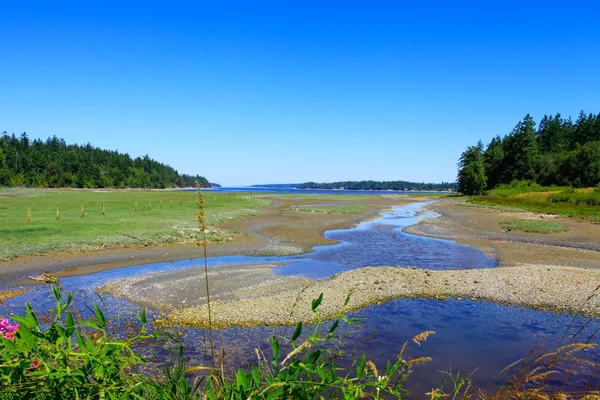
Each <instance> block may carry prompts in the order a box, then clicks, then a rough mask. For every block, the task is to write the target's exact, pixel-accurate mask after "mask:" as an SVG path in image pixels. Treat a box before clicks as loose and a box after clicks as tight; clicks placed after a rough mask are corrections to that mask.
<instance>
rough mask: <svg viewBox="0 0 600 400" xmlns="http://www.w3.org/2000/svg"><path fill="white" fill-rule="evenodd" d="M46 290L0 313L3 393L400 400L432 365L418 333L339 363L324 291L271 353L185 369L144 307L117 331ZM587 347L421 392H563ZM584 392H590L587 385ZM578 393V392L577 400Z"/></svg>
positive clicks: (336, 324) (338, 321)
mask: <svg viewBox="0 0 600 400" xmlns="http://www.w3.org/2000/svg"><path fill="white" fill-rule="evenodd" d="M52 292H53V294H54V297H55V299H56V305H55V307H54V309H53V310H51V311H50V312H49V314H48V315H37V314H36V313H35V312H34V311H33V309H32V308H31V306H30V305H29V304H27V306H26V315H24V316H17V315H11V319H12V321H11V320H8V319H4V318H2V319H0V357H1V360H2V362H1V364H0V384H1V385H2V392H1V393H0V399H14V400H16V399H178V400H180V399H198V400H200V399H211V400H212V399H240V400H242V399H251V398H252V399H290V398H294V399H317V398H320V399H337V398H345V399H361V398H372V399H383V398H386V399H390V398H397V399H401V398H406V397H409V396H411V393H410V392H409V391H408V390H406V389H405V385H406V383H407V381H408V380H409V379H410V377H411V373H412V372H413V370H414V368H415V367H417V366H418V365H419V364H422V363H426V362H428V361H430V359H429V358H428V357H417V358H409V357H408V356H407V355H406V350H407V347H408V346H409V345H413V346H414V345H419V346H420V345H421V344H422V343H423V342H424V341H426V339H427V337H428V336H430V335H432V334H434V333H435V332H431V331H427V332H423V333H421V334H419V335H417V336H415V337H414V338H413V339H412V341H411V343H409V342H406V343H404V345H402V346H401V347H400V348H398V349H394V350H393V351H396V352H397V355H395V356H394V357H393V358H392V359H391V360H390V361H389V362H388V363H387V364H386V365H385V366H381V365H380V366H377V365H375V364H374V363H373V362H371V361H369V359H368V357H367V355H362V356H359V357H357V358H355V359H354V361H353V362H352V363H351V365H352V367H351V368H348V367H345V368H344V367H342V363H343V360H345V359H346V358H347V357H348V356H349V355H348V354H346V352H345V351H344V350H343V349H344V346H343V343H342V342H341V336H340V335H338V331H339V330H341V328H343V326H344V325H346V324H352V323H354V322H356V321H357V319H348V318H347V317H346V316H345V315H344V310H343V308H342V310H340V312H339V313H338V314H337V315H335V316H334V317H332V318H328V319H323V318H321V317H320V315H319V311H318V309H319V306H320V304H321V302H322V300H323V295H321V296H319V297H318V298H317V299H314V300H313V301H312V304H311V309H312V311H313V314H314V319H315V321H316V323H315V324H313V325H311V326H304V325H303V324H302V322H298V323H297V324H296V327H295V329H294V331H293V333H292V335H291V337H289V338H283V337H276V336H273V337H272V338H271V350H270V351H269V352H267V353H263V352H262V351H259V350H258V349H257V350H256V355H257V360H256V361H255V362H254V363H253V364H252V365H250V366H248V367H247V368H246V369H238V370H236V371H234V372H233V373H227V372H225V370H224V369H223V367H222V361H223V360H217V358H215V357H214V352H213V358H212V365H207V366H200V365H187V364H186V360H185V357H184V348H183V345H182V343H181V342H180V341H179V340H178V339H177V336H176V335H174V334H171V333H169V332H167V331H158V330H154V329H153V327H152V324H151V323H149V321H148V320H147V316H146V312H145V311H144V310H142V311H141V312H140V313H139V315H138V316H137V319H138V321H139V323H138V325H137V330H135V329H136V328H135V326H134V327H133V329H134V331H132V330H131V329H129V330H128V331H126V332H124V331H121V332H118V331H117V332H115V331H111V330H110V329H109V327H110V326H113V325H111V323H110V321H109V319H107V317H106V316H105V315H104V312H103V311H102V309H101V307H99V306H97V305H94V306H93V308H90V309H89V310H90V313H89V316H88V317H87V318H83V317H82V316H81V315H80V313H79V312H78V309H77V307H75V304H74V299H73V297H72V296H71V295H70V294H66V295H65V293H64V292H63V291H62V290H61V288H60V286H59V284H58V283H57V282H52ZM348 300H349V299H347V300H346V304H347V303H348ZM44 320H47V322H42V321H44ZM160 338H162V339H160ZM158 339H160V342H159V341H158ZM165 340H166V341H167V342H171V343H172V344H174V345H175V347H176V348H177V349H178V352H176V353H175V354H173V355H172V359H171V363H170V364H166V365H164V366H163V367H162V370H161V371H160V372H155V373H150V374H149V373H146V374H143V373H141V372H140V367H142V366H143V365H144V364H147V360H146V359H145V358H144V357H143V356H142V355H140V353H139V352H138V351H137V350H136V349H139V348H140V347H139V346H144V347H148V346H153V345H160V344H161V343H162V344H163V345H164V344H165ZM594 347H595V345H593V344H585V343H577V342H573V343H570V344H567V345H565V346H562V347H560V348H558V349H556V350H555V351H552V352H548V353H538V352H535V351H534V352H532V353H531V354H530V355H528V356H527V357H525V358H523V359H522V360H519V362H517V363H515V364H513V365H511V366H509V369H508V370H509V371H510V372H511V374H510V376H511V377H510V379H509V380H508V381H507V382H506V384H505V385H503V386H502V387H500V388H499V389H497V390H495V391H494V392H493V393H492V394H490V395H486V394H485V393H484V392H483V391H482V390H481V389H479V388H477V387H476V386H475V385H473V383H472V382H471V381H470V380H469V379H468V377H461V375H460V374H455V375H450V374H446V375H442V376H440V382H441V384H440V387H439V388H433V389H431V391H430V392H429V393H428V394H427V396H428V398H430V399H446V398H453V399H483V398H489V399H509V398H532V399H533V398H535V399H554V398H563V397H556V394H553V393H548V394H546V393H545V385H546V382H547V380H546V379H547V377H548V376H550V375H552V376H554V375H555V374H559V373H561V371H562V369H563V368H564V366H565V365H567V364H565V363H566V362H568V365H569V366H570V369H569V371H571V370H575V369H577V368H580V367H582V366H586V367H587V368H588V369H590V368H591V369H595V368H597V367H598V365H596V364H595V363H594V362H592V361H590V360H587V359H585V358H580V357H579V356H578V354H579V353H581V352H584V353H585V351H587V350H590V349H593V348H594ZM515 366H517V368H516V370H515V368H514V367H515ZM578 371H579V372H581V369H578ZM562 374H564V371H562ZM566 375H567V376H568V375H569V372H568V371H567V373H566ZM444 377H445V378H447V380H448V382H447V383H448V384H446V385H445V384H444V381H445V379H444ZM585 391H587V392H588V393H589V394H591V393H592V389H591V388H588V389H586V390H585ZM583 395H584V393H583V392H579V393H578V398H581V397H583ZM564 398H567V397H564ZM590 398H592V397H590Z"/></svg>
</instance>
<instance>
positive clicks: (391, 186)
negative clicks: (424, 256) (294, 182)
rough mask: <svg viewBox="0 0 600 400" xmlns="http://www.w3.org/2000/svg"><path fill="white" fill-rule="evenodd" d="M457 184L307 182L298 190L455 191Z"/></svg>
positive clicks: (299, 186)
mask: <svg viewBox="0 0 600 400" xmlns="http://www.w3.org/2000/svg"><path fill="white" fill-rule="evenodd" d="M456 188H457V184H456V183H447V182H442V183H419V182H406V181H387V182H378V181H346V182H331V183H315V182H306V183H302V184H300V185H298V189H346V190H432V191H437V190H455V189H456Z"/></svg>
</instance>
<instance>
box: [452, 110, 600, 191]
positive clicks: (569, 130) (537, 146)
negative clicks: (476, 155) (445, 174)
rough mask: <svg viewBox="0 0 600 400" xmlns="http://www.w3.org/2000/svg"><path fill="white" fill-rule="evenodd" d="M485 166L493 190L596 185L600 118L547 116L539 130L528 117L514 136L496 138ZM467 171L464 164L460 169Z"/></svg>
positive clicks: (598, 179) (599, 164)
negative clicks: (515, 184) (518, 183)
mask: <svg viewBox="0 0 600 400" xmlns="http://www.w3.org/2000/svg"><path fill="white" fill-rule="evenodd" d="M477 147H479V145H478V146H477ZM472 148H473V146H471V147H469V148H468V149H467V151H465V153H468V152H470V151H471V149H472ZM465 153H463V156H464V155H465ZM461 162H462V161H461ZM483 163H484V166H485V178H486V184H487V186H486V188H487V189H493V188H495V187H497V186H498V185H500V184H509V183H510V182H512V181H514V180H531V181H535V182H536V183H538V184H540V185H544V186H552V185H561V186H574V187H590V186H596V185H598V184H599V183H600V114H597V115H594V114H589V115H586V114H585V113H583V112H581V114H580V115H579V118H578V119H577V121H576V122H575V123H573V122H572V121H571V120H570V119H563V118H562V117H561V116H560V114H556V116H554V117H553V116H544V117H543V118H542V120H541V122H540V124H539V127H538V129H537V130H536V129H535V121H534V120H533V118H532V117H531V116H530V115H529V114H528V115H527V116H525V118H524V119H523V120H522V121H520V122H519V123H518V124H517V125H516V126H515V128H514V129H513V130H512V132H511V133H510V134H508V135H506V136H505V137H504V138H500V136H497V137H495V138H493V139H492V141H491V142H490V143H489V145H488V146H487V148H486V149H485V151H484V152H483ZM468 164H469V163H466V164H465V165H468ZM463 167H464V166H461V163H460V162H459V169H460V170H462V169H463ZM467 172H468V173H469V174H470V175H471V176H472V177H474V176H478V174H479V172H478V168H471V169H470V170H469V171H467ZM459 183H460V172H459Z"/></svg>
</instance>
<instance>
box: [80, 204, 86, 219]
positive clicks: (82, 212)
mask: <svg viewBox="0 0 600 400" xmlns="http://www.w3.org/2000/svg"><path fill="white" fill-rule="evenodd" d="M79 211H80V214H81V218H83V217H85V210H84V209H83V204H82V205H81V209H80V210H79Z"/></svg>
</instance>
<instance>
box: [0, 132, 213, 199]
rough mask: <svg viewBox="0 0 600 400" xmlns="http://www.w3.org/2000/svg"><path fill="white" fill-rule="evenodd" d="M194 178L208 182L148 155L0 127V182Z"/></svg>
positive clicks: (187, 183)
mask: <svg viewBox="0 0 600 400" xmlns="http://www.w3.org/2000/svg"><path fill="white" fill-rule="evenodd" d="M196 181H198V183H199V184H200V186H202V187H210V184H209V183H208V181H207V180H206V178H205V177H203V176H198V175H196V176H192V175H187V174H179V173H178V172H177V171H176V170H175V169H173V168H172V167H170V166H168V165H165V164H162V163H160V162H158V161H155V160H153V159H151V158H150V157H148V155H145V156H143V157H137V158H135V159H132V158H131V157H130V156H129V154H123V153H119V152H118V151H112V150H103V149H100V148H97V147H94V146H92V145H91V144H89V143H88V144H85V145H78V144H67V143H66V142H65V140H64V139H59V138H57V137H56V136H53V137H52V138H48V139H47V140H46V141H45V142H44V141H42V140H41V139H35V140H30V139H29V137H28V136H27V133H23V134H21V135H20V137H16V136H15V134H14V133H13V134H12V135H8V134H7V133H6V132H4V133H3V134H2V137H1V138H0V186H27V187H73V188H152V189H164V188H170V187H192V186H194V183H195V182H196Z"/></svg>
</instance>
